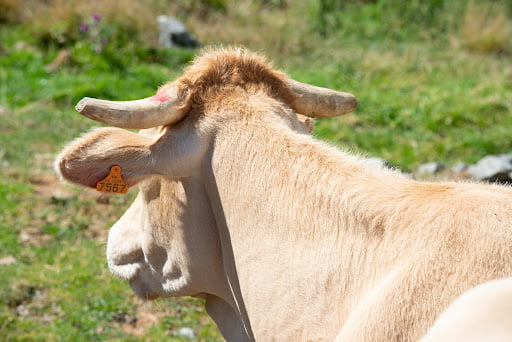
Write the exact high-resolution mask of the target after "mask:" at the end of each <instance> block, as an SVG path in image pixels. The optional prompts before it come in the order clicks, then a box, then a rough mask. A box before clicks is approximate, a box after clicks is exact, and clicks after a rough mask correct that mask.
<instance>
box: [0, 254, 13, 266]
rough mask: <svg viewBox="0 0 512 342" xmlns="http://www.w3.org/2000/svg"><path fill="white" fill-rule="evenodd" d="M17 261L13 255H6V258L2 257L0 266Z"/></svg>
mask: <svg viewBox="0 0 512 342" xmlns="http://www.w3.org/2000/svg"><path fill="white" fill-rule="evenodd" d="M15 262H16V258H15V257H13V256H12V255H9V256H6V257H4V258H0V266H6V265H10V264H14V263H15Z"/></svg>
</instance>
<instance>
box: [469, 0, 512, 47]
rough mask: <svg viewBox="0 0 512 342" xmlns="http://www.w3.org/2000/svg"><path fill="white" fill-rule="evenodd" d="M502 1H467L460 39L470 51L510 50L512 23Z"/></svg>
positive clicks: (511, 45) (511, 44)
mask: <svg viewBox="0 0 512 342" xmlns="http://www.w3.org/2000/svg"><path fill="white" fill-rule="evenodd" d="M506 13H507V8H506V6H505V3H504V2H499V1H498V2H475V1H471V2H469V4H468V6H467V9H466V13H465V15H464V22H463V27H462V41H463V44H464V46H466V47H467V48H468V49H469V50H470V51H473V52H478V53H502V52H508V51H511V50H512V23H511V21H510V19H509V18H508V17H507V15H506Z"/></svg>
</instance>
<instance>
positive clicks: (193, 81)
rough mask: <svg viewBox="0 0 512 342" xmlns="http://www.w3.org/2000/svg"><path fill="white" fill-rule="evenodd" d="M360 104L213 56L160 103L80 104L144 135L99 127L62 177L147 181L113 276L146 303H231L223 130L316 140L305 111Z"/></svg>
mask: <svg viewBox="0 0 512 342" xmlns="http://www.w3.org/2000/svg"><path fill="white" fill-rule="evenodd" d="M249 97H250V98H251V101H252V104H251V105H247V101H248V99H249ZM253 98H255V99H256V100H253ZM254 101H255V102H254ZM355 106H356V100H355V97H354V96H353V95H351V94H346V93H340V92H335V91H332V90H328V89H324V88H318V87H314V86H310V85H306V84H303V83H299V82H296V81H294V80H291V79H289V78H288V77H287V76H285V75H284V74H282V73H279V72H277V71H275V70H273V69H272V68H271V67H269V66H268V65H267V64H266V63H265V62H264V61H263V60H262V59H261V58H260V57H259V56H255V55H253V54H250V53H248V52H246V51H244V50H221V51H216V52H209V53H206V54H204V55H203V56H202V57H199V58H198V59H196V61H195V62H194V63H193V64H192V65H191V66H190V67H188V68H187V69H186V71H185V74H184V75H183V76H182V77H180V78H178V79H177V80H175V81H174V82H171V83H168V84H166V85H164V86H163V87H161V88H160V89H159V91H158V92H157V94H156V95H155V96H152V97H149V98H145V99H141V100H136V101H127V102H112V101H104V100H97V99H90V98H85V99H83V100H82V101H80V103H79V104H78V105H77V110H78V111H79V112H80V113H81V114H83V115H85V116H87V117H90V118H92V119H94V120H97V121H99V122H102V123H105V124H107V125H110V126H116V127H121V128H131V129H142V130H141V131H140V132H139V134H136V133H133V132H131V131H128V130H124V129H121V128H101V129H96V130H94V131H92V132H91V133H88V134H86V135H84V136H83V137H81V138H79V139H77V140H75V141H74V142H72V143H71V144H70V145H69V146H68V147H67V148H66V149H65V150H64V151H63V152H62V153H61V154H60V155H59V157H58V158H57V160H56V164H55V165H56V170H57V172H58V173H59V174H60V175H61V176H62V178H64V179H65V180H67V181H69V182H72V183H75V184H79V185H82V186H85V187H90V188H95V187H96V184H97V183H98V182H99V181H100V180H102V179H103V178H104V177H105V176H106V175H107V174H108V172H109V169H110V167H111V166H112V165H119V166H120V167H121V168H122V176H123V178H124V179H125V181H126V182H127V183H128V185H129V186H133V185H135V184H139V189H140V193H139V195H138V197H137V198H136V200H135V201H134V203H133V204H132V205H131V207H130V208H129V209H128V210H127V211H126V213H125V214H124V215H123V216H122V217H121V219H120V220H119V221H118V222H117V223H116V224H115V225H114V226H113V227H112V229H111V230H110V233H109V239H108V246H107V257H108V263H109V267H110V269H111V270H112V272H113V273H114V274H116V275H118V276H120V277H122V278H124V279H126V280H128V281H129V282H130V284H131V286H132V288H133V289H134V291H135V292H136V293H137V294H138V295H139V296H141V297H144V298H156V297H161V296H176V295H201V294H206V293H207V294H213V295H215V296H218V297H221V298H222V297H223V296H224V295H226V291H228V290H227V288H228V287H227V286H226V284H225V277H224V273H223V263H222V260H223V259H222V253H223V251H222V248H221V241H220V237H219V234H218V228H217V226H216V216H215V213H214V211H213V209H212V207H211V206H210V202H209V194H208V193H207V191H206V188H205V185H204V178H203V177H202V172H203V168H204V165H205V164H206V163H208V160H209V159H208V158H209V155H210V154H211V152H212V149H213V148H215V135H216V129H217V128H218V127H219V126H221V125H223V124H225V122H226V121H229V120H230V119H231V118H232V117H236V116H240V117H245V118H246V119H247V118H248V117H252V118H254V117H256V118H257V120H274V121H276V122H277V121H278V122H279V123H280V124H282V125H284V126H286V127H288V128H289V129H291V130H294V131H298V132H302V133H308V132H310V130H311V127H312V126H311V125H312V124H311V122H310V121H309V119H306V117H304V116H302V115H300V114H303V115H306V116H307V117H327V116H336V115H341V114H344V113H347V112H349V111H351V110H353V109H354V108H355ZM297 113H300V114H297Z"/></svg>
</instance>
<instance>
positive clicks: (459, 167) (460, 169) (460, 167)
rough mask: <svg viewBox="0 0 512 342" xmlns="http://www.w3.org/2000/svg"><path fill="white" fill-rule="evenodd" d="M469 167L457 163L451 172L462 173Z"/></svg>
mask: <svg viewBox="0 0 512 342" xmlns="http://www.w3.org/2000/svg"><path fill="white" fill-rule="evenodd" d="M468 167H469V165H468V164H466V163H457V164H455V165H454V166H453V167H452V171H453V172H456V173H460V172H464V171H466V170H467V169H468Z"/></svg>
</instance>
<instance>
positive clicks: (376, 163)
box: [364, 157, 393, 169]
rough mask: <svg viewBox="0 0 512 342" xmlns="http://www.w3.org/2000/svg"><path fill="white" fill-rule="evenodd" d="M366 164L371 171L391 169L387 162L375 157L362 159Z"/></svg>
mask: <svg viewBox="0 0 512 342" xmlns="http://www.w3.org/2000/svg"><path fill="white" fill-rule="evenodd" d="M364 161H365V162H366V164H367V165H368V166H370V167H371V168H373V169H392V168H393V166H392V165H391V164H390V163H389V162H388V161H387V160H384V159H382V158H377V157H371V158H366V159H364Z"/></svg>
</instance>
